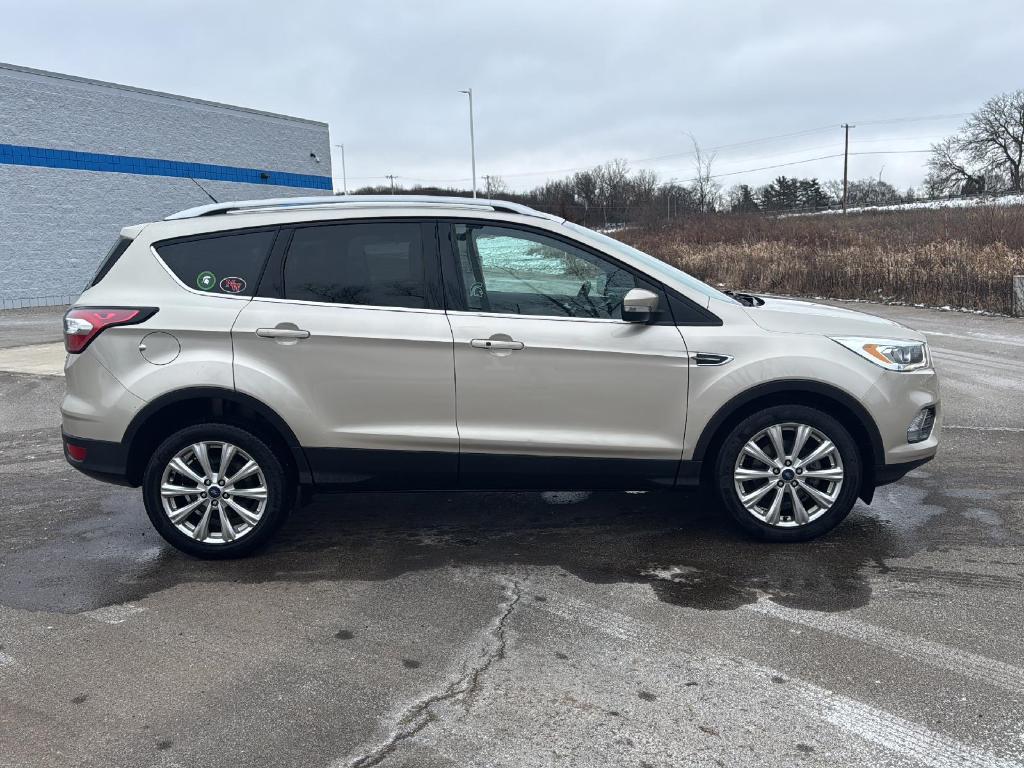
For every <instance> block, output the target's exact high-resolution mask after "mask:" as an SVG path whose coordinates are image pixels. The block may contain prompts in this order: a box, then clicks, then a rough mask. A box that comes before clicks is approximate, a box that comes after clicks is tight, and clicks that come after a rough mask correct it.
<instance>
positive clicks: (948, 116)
mask: <svg viewBox="0 0 1024 768" xmlns="http://www.w3.org/2000/svg"><path fill="white" fill-rule="evenodd" d="M970 115H971V113H970V112H950V113H949V114H946V115H925V116H923V117H891V118H888V119H885V120H858V121H857V122H858V123H860V124H861V125H887V124H889V123H923V122H927V121H928V120H952V119H953V118H959V117H968V116H970Z"/></svg>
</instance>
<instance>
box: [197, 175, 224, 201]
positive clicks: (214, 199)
mask: <svg viewBox="0 0 1024 768" xmlns="http://www.w3.org/2000/svg"><path fill="white" fill-rule="evenodd" d="M189 179H190V180H191V181H192V183H193V184H195V185H196V186H197V187H199V188H200V189H201V190H203V192H204V193H205V194H206V196H207V197H208V198H210V199H211V200H213V202H215V203H218V204H219V203H220V200H218V199H217V198H216V197H214V196H213V195H211V194H210V190H208V189H207V188H206V187H204V186H203V185H202V184H200V183H199V182H198V181H196V180H195V179H193V178H192V177H191V176H189Z"/></svg>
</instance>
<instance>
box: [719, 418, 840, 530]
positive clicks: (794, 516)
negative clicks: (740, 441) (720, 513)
mask: <svg viewBox="0 0 1024 768" xmlns="http://www.w3.org/2000/svg"><path fill="white" fill-rule="evenodd" d="M843 476H844V472H843V459H842V456H840V454H839V449H838V448H837V447H836V445H835V444H834V443H833V442H832V440H830V439H829V438H828V436H827V435H825V433H823V432H822V431H821V430H819V429H816V428H815V427H812V426H809V425H807V424H799V423H796V422H785V423H781V424H773V425H772V426H770V427H766V428H765V429H762V430H761V431H760V432H758V433H757V434H756V435H754V436H753V437H752V438H751V439H750V440H748V441H747V442H746V444H745V445H744V446H743V449H742V450H741V451H740V454H739V456H738V457H737V459H736V464H735V466H734V468H733V484H734V486H735V488H736V494H737V496H738V497H739V501H740V504H742V505H743V507H744V508H745V509H746V510H747V512H749V513H750V514H751V515H752V516H753V517H754V518H756V519H757V520H759V521H761V522H762V523H765V524H767V525H770V526H773V527H778V528H795V527H799V526H803V525H807V524H808V523H811V522H814V521H815V520H817V519H818V518H819V517H821V516H822V515H824V514H825V513H826V512H828V511H829V510H830V509H831V508H832V506H833V505H834V504H835V503H836V500H837V499H838V498H839V494H840V491H841V490H842V487H843Z"/></svg>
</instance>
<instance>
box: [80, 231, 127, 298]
mask: <svg viewBox="0 0 1024 768" xmlns="http://www.w3.org/2000/svg"><path fill="white" fill-rule="evenodd" d="M131 244H132V240H131V238H130V237H119V238H117V240H116V241H115V242H114V244H113V245H112V246H110V250H109V251H107V255H106V256H104V257H103V261H101V262H100V268H99V269H97V270H96V275H95V277H93V279H92V282H90V283H89V285H88V286H87V287H88V288H92V287H93V286H94V285H96V284H97V283H99V281H100V280H102V279H103V278H104V277H106V276H107V272H109V271H110V269H111V267H113V266H114V265H115V264H116V263H117V260H118V259H120V258H121V255H122V254H123V253H124V252H125V251H127V250H128V246H129V245H131Z"/></svg>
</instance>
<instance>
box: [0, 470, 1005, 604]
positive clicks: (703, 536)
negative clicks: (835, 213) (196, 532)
mask: <svg viewBox="0 0 1024 768" xmlns="http://www.w3.org/2000/svg"><path fill="white" fill-rule="evenodd" d="M93 487H94V488H97V489H100V488H103V487H102V486H98V485H97V486H93ZM880 491H884V493H880V494H879V496H878V497H877V500H876V503H875V506H873V507H871V508H865V507H864V506H863V505H858V507H857V508H856V509H855V510H854V512H853V514H851V516H850V517H849V518H848V519H847V520H846V522H845V523H844V524H843V525H841V526H840V527H839V528H838V529H837V530H835V531H833V532H832V533H831V534H829V535H828V536H826V537H824V538H822V539H818V540H816V541H812V542H806V543H803V544H793V545H773V544H764V543H759V542H754V541H751V540H749V539H746V538H744V537H743V536H742V535H741V534H740V533H738V532H737V531H736V530H735V529H734V528H733V527H732V526H731V525H730V524H728V523H727V521H725V520H724V518H723V516H722V513H721V512H720V511H719V509H718V508H717V505H716V504H714V503H713V502H710V501H708V500H707V499H706V498H704V497H702V496H700V495H697V494H672V493H654V492H651V493H646V494H624V493H593V494H588V495H582V494H552V493H548V494H538V493H456V494H444V493H417V494H352V495H348V496H335V497H322V498H318V499H317V500H316V501H315V502H314V503H313V504H312V505H310V506H309V507H306V508H304V509H301V510H297V511H296V512H294V513H293V514H292V517H291V519H290V520H289V522H288V523H287V524H286V526H285V527H284V528H283V529H282V530H281V532H280V533H279V535H278V539H277V541H276V542H275V543H273V544H272V545H271V546H270V547H269V548H268V549H266V550H264V551H263V552H261V553H260V554H258V555H256V556H254V557H251V558H247V559H244V560H239V561H227V562H210V561H200V560H195V559H192V558H189V557H187V556H185V555H182V554H180V553H178V552H177V551H176V550H173V549H172V548H171V547H169V546H168V545H166V544H164V543H163V541H162V540H161V539H160V538H159V536H158V535H157V534H156V533H155V531H153V530H152V529H151V527H150V524H149V521H148V519H147V518H146V516H145V513H144V511H143V510H142V506H141V501H140V499H139V497H138V493H137V492H136V491H130V490H121V489H117V490H108V489H105V488H104V489H103V490H102V491H97V496H96V498H93V499H91V500H90V499H83V500H82V501H77V500H76V501H75V502H73V503H74V504H75V505H80V508H81V509H82V511H83V515H82V516H81V517H78V518H77V519H75V520H74V522H71V523H68V524H67V525H65V526H64V527H63V528H62V529H61V530H60V531H59V535H55V536H53V537H52V538H49V539H47V540H44V541H41V542H40V543H38V544H36V545H35V546H29V547H20V548H17V549H15V550H14V551H11V552H7V553H6V554H4V556H3V562H4V568H3V571H2V572H0V573H2V575H3V582H2V584H0V603H2V604H4V605H8V606H12V607H20V608H28V609H37V610H47V611H60V612H74V613H77V612H81V611H86V610H92V609H96V608H100V607H103V606H106V605H112V604H117V603H124V602H129V601H134V600H138V599H140V598H142V597H145V596H147V595H149V594H152V593H154V592H157V591H159V590H162V589H166V588H168V587H172V586H174V585H176V584H180V583H200V584H201V583H217V582H222V581H233V582H241V583H260V582H312V581H320V580H329V581H349V580H351V581H357V580H381V579H390V578H394V577H396V576H398V575H401V574H405V573H409V572H415V571H419V570H426V569H432V568H437V567H442V566H444V567H448V566H455V567H460V566H474V567H485V568H486V567H494V568H496V569H501V568H506V567H509V566H513V565H515V566H544V567H559V568H561V569H563V570H565V571H567V572H569V573H571V574H574V575H575V576H577V577H578V578H580V579H583V580H585V581H588V582H592V583H623V582H631V583H646V584H649V585H650V587H651V589H652V590H653V591H654V592H655V594H656V595H657V596H658V597H659V598H660V599H661V600H663V601H665V602H666V603H671V604H674V605H682V606H688V607H692V608H699V609H707V610H728V609H734V608H738V607H740V606H742V605H745V604H748V603H752V602H754V601H755V600H757V599H758V596H759V595H768V596H769V597H771V598H772V599H774V600H775V601H776V602H778V603H780V604H782V605H787V606H790V607H794V608H803V609H808V610H819V611H842V610H848V609H851V608H855V607H858V606H861V605H864V604H866V603H867V602H868V601H869V600H870V597H871V582H870V579H871V578H872V577H873V576H875V575H877V574H880V573H886V572H887V571H888V570H889V568H888V566H887V561H889V560H890V559H893V558H901V557H907V556H909V555H912V554H914V553H915V552H917V551H920V550H922V549H924V548H926V547H929V546H935V547H941V546H943V539H942V538H941V536H939V535H937V534H936V530H937V528H938V527H941V526H940V525H939V523H940V521H947V519H948V520H950V521H951V522H948V523H945V524H947V525H953V526H955V527H956V528H957V529H960V528H961V527H962V526H963V524H964V521H965V519H967V518H965V513H966V515H969V516H972V517H973V518H974V520H973V521H972V522H973V524H974V527H975V528H977V529H978V530H977V532H976V534H977V535H976V536H975V538H976V539H977V540H978V541H979V542H982V543H991V538H992V536H991V532H992V530H993V522H994V520H997V519H998V515H996V517H995V518H992V517H991V516H990V515H994V514H995V513H990V514H989V513H986V514H980V510H978V508H977V507H970V508H968V509H963V510H961V511H957V512H949V511H948V510H947V509H946V508H944V507H942V506H938V505H936V504H934V503H929V501H930V499H929V498H928V497H926V495H925V493H924V491H922V490H920V489H918V488H914V487H913V486H910V485H907V484H904V485H902V486H891V487H889V488H886V489H880ZM964 506H965V507H968V505H966V504H965V505H964ZM979 518H981V519H979ZM979 523H981V524H979ZM947 542H948V543H949V544H950V545H952V540H949V539H947ZM958 543H968V542H967V541H958Z"/></svg>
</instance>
